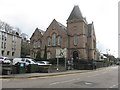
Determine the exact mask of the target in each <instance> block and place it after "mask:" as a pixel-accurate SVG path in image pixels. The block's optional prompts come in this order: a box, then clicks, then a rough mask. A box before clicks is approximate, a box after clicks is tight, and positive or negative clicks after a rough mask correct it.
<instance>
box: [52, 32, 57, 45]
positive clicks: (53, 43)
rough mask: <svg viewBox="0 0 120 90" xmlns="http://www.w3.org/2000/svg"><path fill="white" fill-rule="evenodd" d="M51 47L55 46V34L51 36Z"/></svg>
mask: <svg viewBox="0 0 120 90" xmlns="http://www.w3.org/2000/svg"><path fill="white" fill-rule="evenodd" d="M52 46H56V33H53V34H52Z"/></svg>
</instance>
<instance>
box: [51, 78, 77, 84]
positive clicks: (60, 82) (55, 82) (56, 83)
mask: <svg viewBox="0 0 120 90" xmlns="http://www.w3.org/2000/svg"><path fill="white" fill-rule="evenodd" d="M75 80H77V79H71V80H66V81H62V82H54V83H51V84H49V85H55V84H60V83H67V82H71V81H75Z"/></svg>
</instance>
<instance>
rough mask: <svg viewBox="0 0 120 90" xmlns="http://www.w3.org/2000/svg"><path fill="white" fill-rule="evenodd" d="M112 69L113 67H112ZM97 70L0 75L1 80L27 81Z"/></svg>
mask: <svg viewBox="0 0 120 90" xmlns="http://www.w3.org/2000/svg"><path fill="white" fill-rule="evenodd" d="M110 67H112V66H110ZM104 68H107V67H102V68H98V69H96V70H100V69H104ZM91 71H95V70H68V71H64V72H55V73H23V74H10V75H0V79H27V78H34V77H43V78H44V77H47V76H57V75H65V74H75V73H85V72H91Z"/></svg>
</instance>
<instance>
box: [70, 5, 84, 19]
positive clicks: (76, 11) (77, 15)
mask: <svg viewBox="0 0 120 90" xmlns="http://www.w3.org/2000/svg"><path fill="white" fill-rule="evenodd" d="M80 18H83V16H82V13H81V11H80V9H79V6H78V5H76V6H74V8H73V10H72V12H71V14H70V16H69V18H68V20H72V19H80Z"/></svg>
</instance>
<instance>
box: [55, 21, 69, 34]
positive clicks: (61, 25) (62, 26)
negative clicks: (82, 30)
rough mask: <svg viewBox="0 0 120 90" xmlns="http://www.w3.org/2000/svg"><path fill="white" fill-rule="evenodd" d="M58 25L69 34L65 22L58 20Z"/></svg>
mask: <svg viewBox="0 0 120 90" xmlns="http://www.w3.org/2000/svg"><path fill="white" fill-rule="evenodd" d="M57 23H58V25H59V26H60V27H61V28H62V29H63V31H64V32H65V33H66V34H67V28H66V26H64V25H63V24H61V23H60V22H57Z"/></svg>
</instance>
